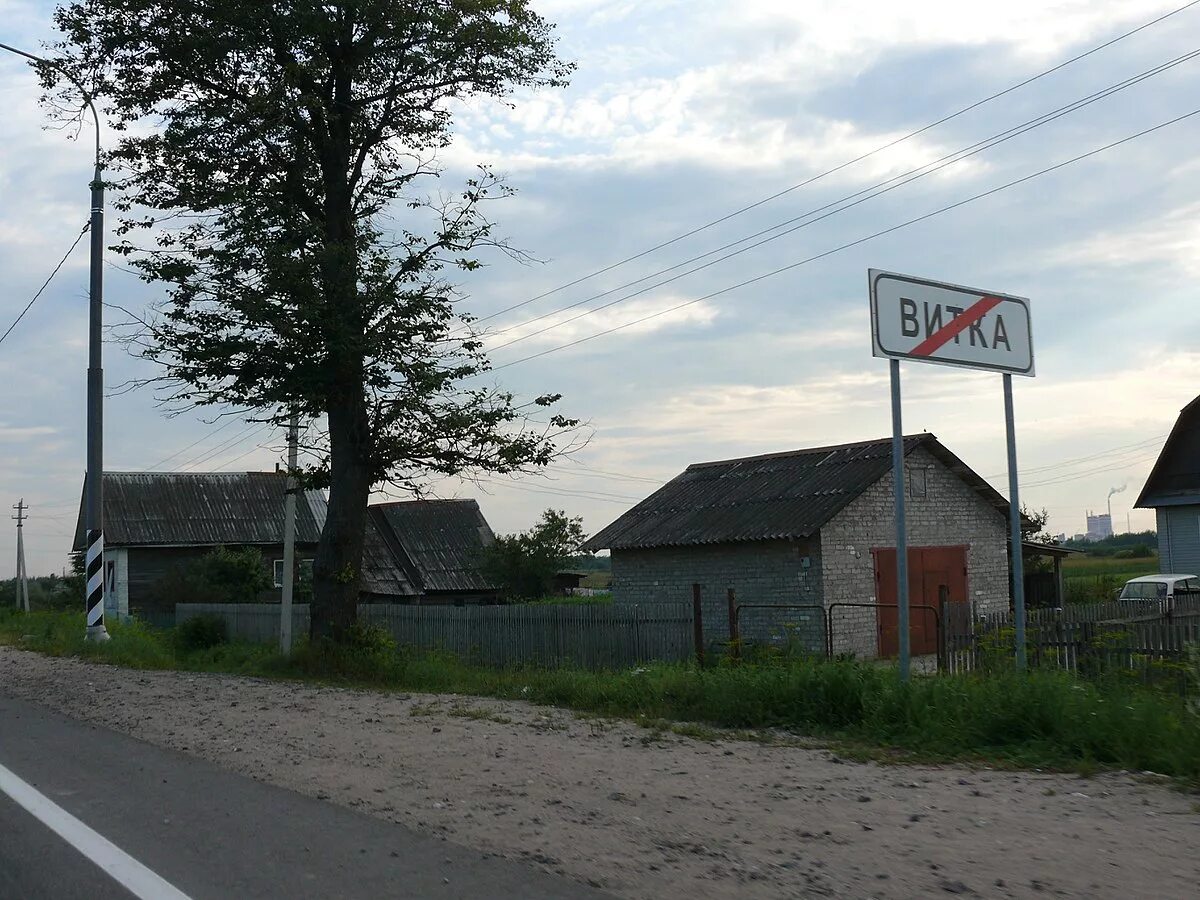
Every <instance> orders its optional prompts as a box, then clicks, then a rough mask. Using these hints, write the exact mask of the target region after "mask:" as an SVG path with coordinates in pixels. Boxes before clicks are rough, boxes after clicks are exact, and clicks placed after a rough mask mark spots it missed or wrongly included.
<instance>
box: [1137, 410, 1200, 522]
mask: <svg viewBox="0 0 1200 900" xmlns="http://www.w3.org/2000/svg"><path fill="white" fill-rule="evenodd" d="M1188 503H1200V397H1197V398H1196V399H1195V400H1193V401H1192V402H1191V403H1189V404H1188V405H1187V406H1185V407H1184V408H1183V410H1182V411H1181V412H1180V413H1179V418H1178V419H1176V420H1175V425H1174V427H1173V428H1172V429H1171V435H1170V437H1168V438H1167V442H1166V444H1164V445H1163V448H1162V452H1161V453H1159V455H1158V459H1157V460H1156V461H1155V463H1154V468H1153V469H1151V470H1150V477H1149V478H1147V479H1146V486H1145V487H1143V488H1142V493H1141V494H1140V495H1138V498H1137V503H1135V504H1134V506H1135V507H1137V508H1138V509H1145V508H1149V507H1159V506H1179V505H1182V504H1188Z"/></svg>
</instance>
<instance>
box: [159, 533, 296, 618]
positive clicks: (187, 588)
mask: <svg viewBox="0 0 1200 900" xmlns="http://www.w3.org/2000/svg"><path fill="white" fill-rule="evenodd" d="M273 586H274V578H273V576H272V574H271V573H270V572H269V571H268V570H267V565H266V563H265V562H264V561H263V558H262V553H260V552H259V551H258V549H257V548H255V547H243V548H241V549H238V550H231V549H229V548H228V547H217V548H216V549H214V550H211V551H209V552H208V553H206V554H204V555H203V556H202V557H200V558H199V559H193V560H191V561H189V562H186V563H183V564H181V565H178V566H175V567H174V568H173V569H172V570H171V571H169V572H168V573H167V574H166V575H164V576H163V577H162V578H160V579H159V581H158V583H157V584H156V585H155V586H154V589H153V590H154V595H155V597H156V599H157V600H159V601H160V602H161V603H163V604H166V605H174V604H176V603H257V602H258V599H259V595H260V594H261V593H262V592H263V591H267V590H270V589H271V587H273Z"/></svg>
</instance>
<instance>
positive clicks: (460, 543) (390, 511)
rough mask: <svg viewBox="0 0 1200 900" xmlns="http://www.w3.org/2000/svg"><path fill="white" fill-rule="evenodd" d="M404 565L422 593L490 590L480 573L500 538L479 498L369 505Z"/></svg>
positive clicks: (371, 515) (384, 536)
mask: <svg viewBox="0 0 1200 900" xmlns="http://www.w3.org/2000/svg"><path fill="white" fill-rule="evenodd" d="M367 511H368V513H369V514H370V517H371V520H372V522H374V524H375V526H376V527H377V528H378V529H379V531H380V533H381V534H382V535H383V538H384V540H385V541H387V543H388V545H389V547H390V548H391V550H392V552H393V553H394V554H395V555H396V556H397V557H398V558H399V559H400V561H401V566H402V567H403V568H404V570H405V572H406V573H407V574H408V576H409V577H410V579H412V580H413V582H414V583H415V584H416V585H417V587H418V588H420V589H421V591H422V592H430V591H446V592H472V591H481V592H491V591H494V590H495V586H494V585H492V584H490V583H489V582H488V581H487V580H486V579H484V577H483V576H482V575H481V574H480V573H479V562H480V555H481V553H482V552H483V548H484V547H485V546H487V545H489V544H491V543H492V542H493V541H494V540H495V535H494V534H492V529H491V528H490V527H489V526H488V523H487V520H485V519H484V518H483V513H482V512H481V511H480V509H479V504H478V503H476V502H475V501H474V500H405V501H398V502H394V503H378V504H375V505H373V506H369V507H367Z"/></svg>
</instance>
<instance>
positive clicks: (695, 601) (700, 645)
mask: <svg viewBox="0 0 1200 900" xmlns="http://www.w3.org/2000/svg"><path fill="white" fill-rule="evenodd" d="M692 638H693V639H694V640H695V642H696V664H697V665H699V666H700V667H701V668H704V614H703V613H702V612H701V611H700V585H698V584H693V585H692Z"/></svg>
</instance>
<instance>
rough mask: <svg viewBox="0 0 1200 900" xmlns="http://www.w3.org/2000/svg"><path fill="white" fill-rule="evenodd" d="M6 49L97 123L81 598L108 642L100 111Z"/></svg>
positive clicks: (94, 628) (98, 636)
mask: <svg viewBox="0 0 1200 900" xmlns="http://www.w3.org/2000/svg"><path fill="white" fill-rule="evenodd" d="M0 50H7V51H8V52H10V53H15V54H17V55H18V56H23V57H25V58H26V59H28V60H31V61H33V62H35V63H38V64H39V65H45V66H53V67H54V68H56V69H58V70H59V71H60V72H62V74H63V75H64V76H65V77H66V78H67V79H68V80H69V81H70V82H71V83H72V84H73V85H75V87H76V88H78V90H79V93H80V94H81V95H83V101H84V104H85V105H86V106H87V108H88V109H89V110H90V111H91V113H92V120H93V121H94V122H95V125H96V154H95V157H96V158H95V171H94V173H93V175H92V183H91V185H90V187H91V195H92V217H91V222H90V225H89V227H90V228H91V232H92V235H91V274H90V280H89V283H88V371H87V475H86V477H85V479H84V493H85V496H84V528H85V529H86V531H87V557H86V559H87V562H86V567H85V572H86V579H87V580H86V582H85V587H84V602H85V605H86V609H87V639H88V640H90V641H107V640H108V630H107V629H106V628H105V627H104V494H103V492H104V484H103V482H104V421H103V416H104V370H103V368H102V366H101V357H102V350H103V346H104V344H103V340H104V330H103V322H104V181H103V171H104V169H103V165H102V164H101V153H100V114H99V113H98V112H96V106H95V104H94V103H92V95H91V92H90V91H89V90H88V89H87V88H86V87H84V86H83V85H82V84H81V83H80V82H78V81H76V80H75V78H74V77H73V76H72V75H71V74H70V72H68V71H67V70H66V69H64V68H62V67H61V66H60V65H59V64H58V63H56V62H54V60H49V59H43V58H42V57H40V56H34V55H33V54H32V53H26V52H25V51H24V50H18V49H17V48H16V47H10V46H9V45H8V44H0Z"/></svg>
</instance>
